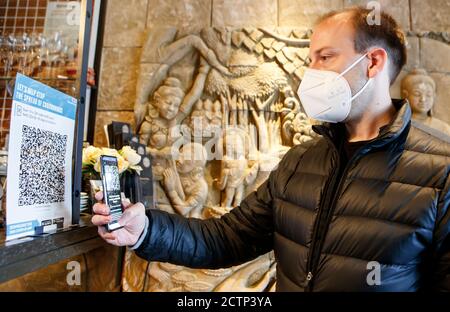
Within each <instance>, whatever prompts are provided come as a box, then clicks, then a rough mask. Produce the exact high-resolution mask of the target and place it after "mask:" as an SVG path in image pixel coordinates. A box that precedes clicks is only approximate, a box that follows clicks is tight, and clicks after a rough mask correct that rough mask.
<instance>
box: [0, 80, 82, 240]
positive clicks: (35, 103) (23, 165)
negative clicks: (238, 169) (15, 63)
mask: <svg viewBox="0 0 450 312" xmlns="http://www.w3.org/2000/svg"><path fill="white" fill-rule="evenodd" d="M76 107H77V101H76V99H75V98H73V97H71V96H68V95H66V94H64V93H62V92H60V91H58V90H55V89H53V88H50V87H49V86H47V85H44V84H42V83H40V82H38V81H35V80H33V79H31V78H28V77H26V76H24V75H21V74H17V77H16V83H15V88H14V96H13V104H12V112H11V127H10V139H9V157H8V172H7V179H8V180H7V185H6V239H7V240H10V239H13V238H17V237H21V236H26V235H30V234H34V233H35V231H36V230H38V229H41V230H43V231H44V232H45V231H48V230H54V229H57V228H63V227H67V226H69V225H70V224H71V221H72V150H73V138H74V131H75V116H76Z"/></svg>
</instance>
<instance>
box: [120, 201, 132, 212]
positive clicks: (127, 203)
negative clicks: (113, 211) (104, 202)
mask: <svg viewBox="0 0 450 312" xmlns="http://www.w3.org/2000/svg"><path fill="white" fill-rule="evenodd" d="M131 206H133V204H132V203H131V202H130V200H129V199H128V198H125V199H124V200H122V207H123V209H124V210H125V209H127V208H129V207H131Z"/></svg>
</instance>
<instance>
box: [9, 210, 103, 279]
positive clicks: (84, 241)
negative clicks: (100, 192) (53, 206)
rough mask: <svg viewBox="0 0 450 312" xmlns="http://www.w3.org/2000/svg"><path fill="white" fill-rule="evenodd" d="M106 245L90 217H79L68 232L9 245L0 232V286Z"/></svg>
mask: <svg viewBox="0 0 450 312" xmlns="http://www.w3.org/2000/svg"><path fill="white" fill-rule="evenodd" d="M105 245H106V242H105V241H104V240H103V239H102V238H101V237H100V236H99V235H98V233H97V227H96V226H94V225H92V223H91V222H90V216H83V217H81V219H80V224H79V225H77V226H73V227H71V228H68V229H63V230H59V231H54V232H51V233H49V234H46V235H43V236H36V237H24V238H21V239H15V240H12V241H8V242H6V241H5V231H4V229H0V283H3V282H6V281H8V280H11V279H13V278H16V277H19V276H21V275H24V274H27V273H30V272H33V271H36V270H39V269H41V268H44V267H47V266H48V265H50V264H53V263H56V262H58V261H61V260H64V259H67V258H70V257H74V256H77V255H80V254H83V253H86V252H89V251H91V250H94V249H97V248H99V247H102V246H105Z"/></svg>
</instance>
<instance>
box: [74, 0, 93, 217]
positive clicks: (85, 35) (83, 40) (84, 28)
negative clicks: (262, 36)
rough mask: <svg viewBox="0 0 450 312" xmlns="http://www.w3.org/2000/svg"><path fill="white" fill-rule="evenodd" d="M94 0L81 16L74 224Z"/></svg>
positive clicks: (77, 211)
mask: <svg viewBox="0 0 450 312" xmlns="http://www.w3.org/2000/svg"><path fill="white" fill-rule="evenodd" d="M92 4H93V3H92V0H81V16H80V19H81V20H80V33H79V36H78V38H79V45H78V55H79V57H80V62H79V64H78V72H79V73H80V77H79V79H80V82H79V89H78V99H77V100H78V106H77V114H76V121H75V137H74V148H73V171H72V172H73V176H72V178H73V181H72V185H73V188H72V224H79V222H80V195H81V180H82V172H81V167H82V154H83V137H84V118H85V110H86V107H85V104H86V87H87V71H88V59H89V42H90V37H91V24H92V10H93V5H92Z"/></svg>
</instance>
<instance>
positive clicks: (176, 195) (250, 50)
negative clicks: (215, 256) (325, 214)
mask: <svg viewBox="0 0 450 312" xmlns="http://www.w3.org/2000/svg"><path fill="white" fill-rule="evenodd" d="M307 36H308V35H307V34H306V33H305V32H302V31H300V30H286V29H284V30H283V31H282V32H278V31H277V30H272V29H270V30H269V29H265V28H243V29H228V28H205V29H203V30H201V31H200V33H199V34H198V35H194V34H192V35H182V36H178V33H177V30H176V29H174V28H157V27H155V28H152V29H151V30H149V34H148V36H147V40H146V42H145V44H144V47H143V49H142V56H141V65H140V68H141V70H140V73H139V78H138V83H137V88H136V102H135V106H134V107H135V120H136V127H137V129H139V134H140V138H141V142H142V143H144V144H146V145H147V148H148V151H149V153H150V154H151V155H152V162H153V174H154V177H155V184H156V185H155V190H156V194H155V195H156V199H157V200H156V208H157V209H162V210H165V211H169V212H172V213H178V214H181V215H184V216H186V217H197V218H211V217H217V218H218V217H221V216H222V215H224V214H226V213H228V212H230V211H231V210H232V209H233V207H236V206H238V205H239V204H240V203H241V201H242V199H243V198H244V197H245V196H246V195H247V194H249V193H251V192H252V191H254V190H255V189H256V188H257V187H258V186H259V185H260V184H261V183H262V182H263V181H265V180H266V178H267V176H268V175H269V174H270V172H271V171H272V170H273V169H274V168H275V167H276V166H277V164H278V162H279V161H280V159H281V158H282V157H283V155H284V154H285V153H286V151H287V150H288V149H289V148H290V147H291V146H292V145H294V144H302V143H304V142H306V141H307V140H309V139H311V136H312V135H313V134H312V131H311V124H310V123H309V120H308V119H307V118H306V116H305V115H304V114H303V113H302V111H301V106H300V103H299V100H298V98H297V95H296V94H295V93H294V91H293V90H296V89H297V88H298V85H299V82H300V79H301V78H302V75H303V72H304V67H305V66H306V65H307V62H308V59H307V55H308V45H309V40H308V39H307ZM126 261H128V262H133V261H134V262H136V263H139V262H138V261H135V259H134V258H133V257H132V256H129V257H127V258H126ZM126 267H127V272H126V273H125V274H124V277H123V279H124V281H123V284H124V285H127V289H129V290H133V289H138V288H142V289H144V290H145V291H273V290H274V289H275V284H276V283H275V256H274V255H273V253H269V254H266V255H263V256H261V257H259V258H258V259H255V260H253V261H250V262H248V263H244V264H241V265H239V266H234V267H231V268H223V269H219V270H200V269H190V268H186V267H182V266H178V265H173V264H167V263H158V262H154V263H150V265H148V266H147V267H146V268H145V270H143V269H142V265H138V266H136V268H135V270H136V271H137V272H136V271H134V272H131V270H133V268H132V266H131V265H126ZM138 276H140V280H137V278H138ZM143 280H144V281H145V282H142V281H143ZM142 283H144V285H143V286H141V284H142ZM134 284H135V285H137V287H133V285H134Z"/></svg>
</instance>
